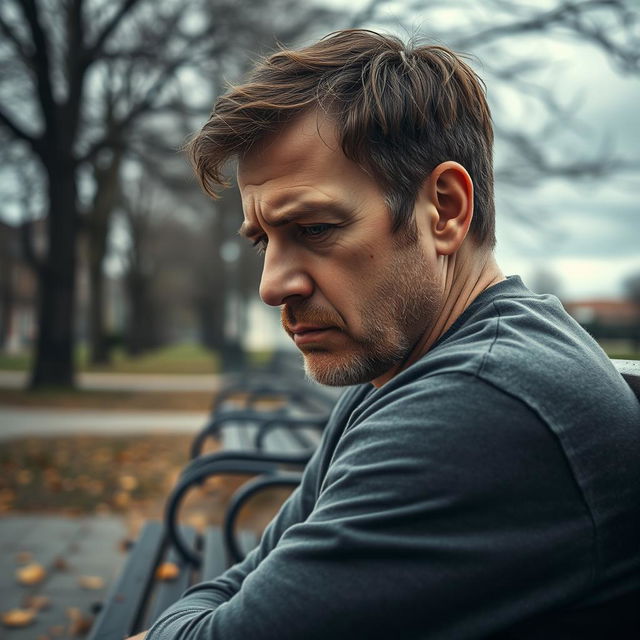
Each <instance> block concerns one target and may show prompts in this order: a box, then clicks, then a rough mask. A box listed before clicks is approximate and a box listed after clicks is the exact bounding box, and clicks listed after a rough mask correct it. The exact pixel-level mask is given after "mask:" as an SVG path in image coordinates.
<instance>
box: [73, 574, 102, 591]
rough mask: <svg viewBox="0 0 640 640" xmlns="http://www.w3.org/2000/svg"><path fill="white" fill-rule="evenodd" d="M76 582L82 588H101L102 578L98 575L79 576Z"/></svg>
mask: <svg viewBox="0 0 640 640" xmlns="http://www.w3.org/2000/svg"><path fill="white" fill-rule="evenodd" d="M78 584H79V585H80V586H81V587H82V588H83V589H102V587H104V580H103V579H102V578H101V577H100V576H80V577H79V578H78Z"/></svg>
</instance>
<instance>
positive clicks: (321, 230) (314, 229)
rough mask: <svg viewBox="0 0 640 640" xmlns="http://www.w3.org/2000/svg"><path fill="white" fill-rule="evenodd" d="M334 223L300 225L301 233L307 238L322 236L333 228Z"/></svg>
mask: <svg viewBox="0 0 640 640" xmlns="http://www.w3.org/2000/svg"><path fill="white" fill-rule="evenodd" d="M333 227H334V225H332V224H326V223H318V224H308V225H304V226H301V227H300V233H301V234H302V235H303V236H306V237H307V238H321V237H323V236H325V235H326V234H327V233H328V232H329V231H331V230H332V229H333Z"/></svg>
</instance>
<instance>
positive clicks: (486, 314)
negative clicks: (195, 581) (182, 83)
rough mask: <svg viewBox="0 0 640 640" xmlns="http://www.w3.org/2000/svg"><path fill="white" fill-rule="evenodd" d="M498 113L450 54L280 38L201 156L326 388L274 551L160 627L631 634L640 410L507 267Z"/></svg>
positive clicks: (363, 36) (181, 606)
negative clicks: (498, 185)
mask: <svg viewBox="0 0 640 640" xmlns="http://www.w3.org/2000/svg"><path fill="white" fill-rule="evenodd" d="M492 142H493V134H492V127H491V118H490V114H489V109H488V107H487V104H486V101H485V97H484V92H483V90H482V86H481V83H480V81H479V80H478V78H477V77H476V76H475V74H474V72H473V71H472V70H471V69H470V68H469V67H468V66H467V65H466V64H465V63H464V62H462V61H461V60H460V59H459V58H458V57H456V56H455V55H454V54H453V53H452V52H450V51H448V50H447V49H445V48H443V47H436V46H424V47H419V48H415V49H410V48H407V47H405V45H404V44H403V43H402V42H400V41H398V40H396V39H394V38H390V37H387V36H382V35H380V34H376V33H374V32H370V31H363V30H348V31H341V32H337V33H335V34H332V35H330V36H328V37H327V38H325V39H323V40H321V41H320V42H318V43H316V44H314V45H312V46H309V47H307V48H305V49H302V50H299V51H286V50H283V51H279V52H278V53H275V54H274V55H272V56H271V57H269V58H268V59H266V61H264V62H263V63H262V64H261V65H260V66H258V67H257V69H256V70H255V71H254V73H253V75H252V77H251V78H250V80H249V81H248V82H247V83H246V84H244V85H241V86H239V87H235V88H233V89H232V90H231V91H230V92H229V93H228V94H227V95H225V96H223V97H222V98H221V99H220V100H219V101H218V103H217V104H216V107H215V110H214V113H213V114H212V116H211V118H210V120H209V121H208V122H207V124H206V125H205V126H204V127H203V129H202V131H201V132H200V133H199V134H198V135H197V136H196V137H195V139H194V140H193V142H192V143H191V146H190V151H191V154H192V157H193V160H194V165H195V167H196V171H197V173H198V175H199V177H200V179H201V181H202V183H203V185H204V187H205V189H206V190H208V191H209V192H210V193H212V194H215V189H216V188H217V187H218V186H219V185H220V184H222V183H223V178H222V173H221V172H222V168H223V166H224V165H225V163H226V162H227V160H229V159H230V158H232V157H236V158H237V159H238V160H239V163H238V184H239V187H240V191H241V194H242V200H243V209H244V222H243V224H242V227H241V234H242V235H243V236H245V237H246V238H247V239H248V240H249V241H251V242H252V243H253V244H254V245H255V246H256V247H257V248H258V249H259V250H260V251H262V252H264V272H263V276H262V282H261V285H260V295H261V297H262V299H263V300H264V301H265V302H266V303H267V304H270V305H276V306H280V307H281V310H282V323H283V326H284V328H285V330H286V331H287V333H288V334H289V335H290V336H291V338H292V339H293V341H294V342H295V344H296V345H297V347H298V348H299V349H300V351H301V352H302V354H303V356H304V361H305V367H306V370H307V372H308V374H309V375H310V376H311V377H313V378H315V379H316V380H318V381H319V382H321V383H324V384H330V385H358V386H354V387H353V388H351V389H349V390H348V391H347V392H346V393H345V394H344V395H343V396H342V398H341V399H340V401H339V402H338V404H337V406H336V409H335V411H334V413H333V415H332V418H331V420H330V422H329V425H328V427H327V429H326V432H325V435H324V438H323V441H322V443H321V445H320V447H319V449H318V451H317V452H316V454H315V455H314V457H313V458H312V460H311V462H310V463H309V465H308V467H307V469H306V471H305V475H304V478H303V481H302V484H301V486H300V487H299V488H298V489H297V490H296V491H295V492H294V494H293V495H292V496H291V498H290V499H289V500H288V501H287V502H286V503H285V505H284V506H283V507H282V509H281V510H280V512H279V514H278V515H277V516H276V518H275V519H274V521H273V522H272V523H271V525H270V526H269V527H268V529H267V530H266V532H265V534H264V536H263V538H262V541H261V543H260V546H259V547H258V549H257V550H255V551H254V552H252V553H251V554H250V555H249V556H248V557H247V559H246V560H245V561H243V562H242V563H240V564H239V565H236V566H235V567H233V568H231V569H230V570H229V571H227V572H226V573H225V574H224V575H223V576H222V577H221V578H219V579H218V580H215V581H213V582H210V583H203V584H201V585H198V586H196V587H194V588H192V589H191V590H189V591H188V592H187V594H186V595H185V596H184V597H183V598H182V599H181V600H180V601H179V602H178V603H176V604H175V605H174V606H172V607H171V608H170V609H169V610H168V611H167V612H165V614H164V615H163V616H162V618H161V619H160V620H159V621H158V623H157V624H155V625H154V626H153V627H152V629H151V630H150V632H149V634H148V636H147V637H148V640H160V639H163V640H164V639H169V638H181V639H194V640H195V639H204V638H222V639H224V640H236V639H243V640H244V639H246V638H251V639H252V640H256V639H266V638H278V639H280V640H285V639H294V638H295V639H307V638H331V639H334V640H335V639H342V638H407V639H409V638H447V639H451V638H455V639H458V638H486V637H495V638H525V637H526V638H585V637H616V638H620V637H640V625H639V624H638V613H637V609H638V607H637V604H638V601H639V599H640V465H639V464H638V462H639V460H640V428H639V425H640V407H639V406H638V403H637V401H636V399H635V397H634V396H633V394H632V393H631V391H630V390H629V389H628V388H627V387H626V385H625V383H624V381H623V380H622V379H621V378H620V376H619V375H618V374H617V373H616V371H615V370H614V369H613V367H612V366H611V364H610V362H609V360H608V358H607V357H606V355H605V354H604V353H603V352H602V351H601V350H600V348H599V347H598V346H597V345H596V344H595V342H594V341H593V340H592V339H591V338H590V337H589V336H588V335H587V334H586V333H584V332H583V331H582V329H580V327H579V326H578V325H577V324H576V323H574V322H573V321H572V320H571V318H569V317H568V316H567V315H566V314H565V312H564V310H563V309H562V307H561V305H560V304H559V302H558V301H557V300H556V299H555V298H553V297H551V296H538V295H534V294H532V293H531V292H530V291H529V290H527V289H526V287H525V286H524V285H523V284H522V282H521V281H520V280H519V279H518V278H517V277H512V278H505V277H504V275H503V274H502V272H501V271H500V269H499V267H498V266H497V264H496V262H495V260H494V257H493V251H492V250H493V245H494V207H493V186H492Z"/></svg>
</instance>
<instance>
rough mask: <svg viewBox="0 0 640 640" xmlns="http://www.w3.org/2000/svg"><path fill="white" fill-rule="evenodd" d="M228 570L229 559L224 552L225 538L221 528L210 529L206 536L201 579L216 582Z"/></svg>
mask: <svg viewBox="0 0 640 640" xmlns="http://www.w3.org/2000/svg"><path fill="white" fill-rule="evenodd" d="M226 568H227V558H226V554H225V550H224V538H223V535H222V529H221V528H220V527H209V528H208V529H207V530H206V531H205V534H204V549H203V557H202V572H201V574H200V579H201V581H202V582H204V581H206V580H214V579H215V578H217V577H218V576H219V575H221V574H222V573H224V570H225V569H226Z"/></svg>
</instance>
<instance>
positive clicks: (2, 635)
mask: <svg viewBox="0 0 640 640" xmlns="http://www.w3.org/2000/svg"><path fill="white" fill-rule="evenodd" d="M126 536H127V528H126V526H125V523H124V520H123V519H122V518H119V517H115V516H90V517H79V518H67V517H61V516H48V515H14V516H2V517H0V548H1V549H2V552H1V553H0V612H1V613H5V612H7V611H9V610H11V609H15V608H25V607H27V606H28V605H29V604H30V603H33V602H35V600H33V598H36V597H38V596H43V597H46V598H47V599H48V603H49V604H48V606H46V607H43V608H42V609H41V610H40V611H39V612H38V613H37V616H36V618H35V620H33V621H32V622H31V624H30V625H28V626H26V627H23V628H12V629H9V628H5V627H4V626H0V639H1V640H35V639H36V638H45V637H46V638H54V637H62V638H72V637H80V636H81V635H83V634H82V633H81V630H82V629H83V628H86V626H87V625H88V624H89V623H90V621H91V617H92V616H91V613H92V611H93V610H95V605H96V604H97V603H99V602H101V601H102V600H103V599H104V597H105V594H106V593H107V591H108V589H109V587H110V585H111V583H112V582H113V580H114V578H115V576H116V575H117V573H118V571H119V569H120V566H121V565H122V563H123V561H124V558H125V556H124V553H123V552H122V541H123V540H124V539H125V537H126ZM28 563H37V564H39V565H41V566H42V567H43V568H44V570H45V572H46V575H45V577H44V579H43V580H42V581H41V582H38V583H37V584H34V585H32V586H21V585H19V584H18V582H17V580H16V577H15V571H16V570H17V569H19V568H20V567H21V566H25V565H26V564H28Z"/></svg>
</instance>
